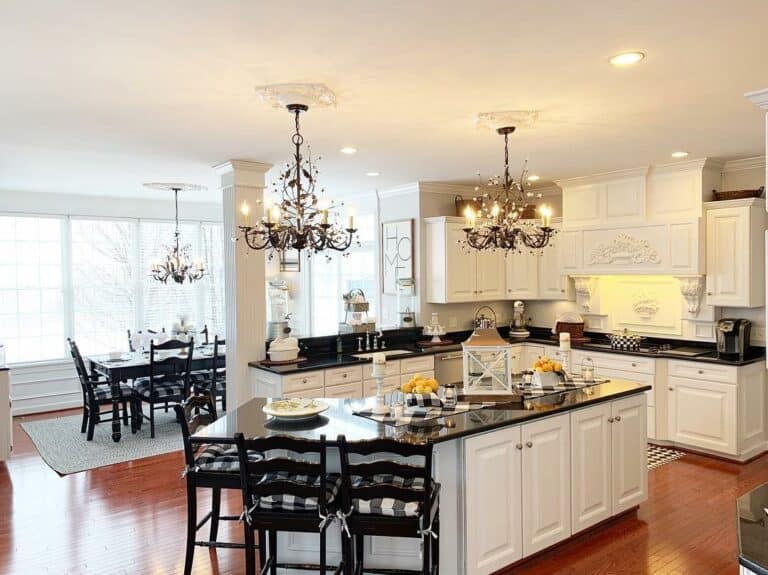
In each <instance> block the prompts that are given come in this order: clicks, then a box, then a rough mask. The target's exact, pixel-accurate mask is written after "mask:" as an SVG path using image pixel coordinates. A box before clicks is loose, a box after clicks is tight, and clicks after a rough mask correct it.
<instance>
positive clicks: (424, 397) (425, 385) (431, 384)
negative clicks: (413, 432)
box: [400, 373, 442, 414]
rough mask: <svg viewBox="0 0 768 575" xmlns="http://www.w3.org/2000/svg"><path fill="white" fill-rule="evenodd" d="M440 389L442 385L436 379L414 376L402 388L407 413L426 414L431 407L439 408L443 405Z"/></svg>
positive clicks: (418, 374)
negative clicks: (439, 395) (439, 394)
mask: <svg viewBox="0 0 768 575" xmlns="http://www.w3.org/2000/svg"><path fill="white" fill-rule="evenodd" d="M439 389H440V384H439V383H438V382H437V380H436V379H435V378H434V377H424V376H423V375H421V374H420V373H417V374H416V375H414V376H413V377H412V378H411V379H409V380H408V381H407V382H405V383H404V384H402V385H401V386H400V391H402V392H403V394H404V395H405V406H404V411H405V413H408V414H416V413H426V412H427V411H429V409H430V408H431V407H439V406H440V405H441V404H442V402H441V401H440V398H439V397H438V395H437V391H438V390H439Z"/></svg>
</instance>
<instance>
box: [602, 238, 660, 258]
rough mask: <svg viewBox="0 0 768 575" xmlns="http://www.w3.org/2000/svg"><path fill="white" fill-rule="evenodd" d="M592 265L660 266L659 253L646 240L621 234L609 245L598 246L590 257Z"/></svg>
mask: <svg viewBox="0 0 768 575" xmlns="http://www.w3.org/2000/svg"><path fill="white" fill-rule="evenodd" d="M590 263H591V264H617V265H622V264H624V265H626V264H658V263H661V258H660V257H659V252H657V251H656V249H655V248H654V247H652V246H651V245H650V244H649V243H648V242H647V241H646V240H641V239H638V238H633V237H632V236H630V235H629V234H625V233H620V234H619V235H618V236H616V238H615V239H614V240H613V241H612V242H610V243H607V244H600V245H598V246H596V247H595V248H594V249H593V250H592V253H591V255H590Z"/></svg>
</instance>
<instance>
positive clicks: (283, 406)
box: [261, 398, 328, 421]
mask: <svg viewBox="0 0 768 575" xmlns="http://www.w3.org/2000/svg"><path fill="white" fill-rule="evenodd" d="M326 409H328V404H327V403H325V402H324V401H320V400H319V399H300V398H295V399H278V400H277V401H273V402H272V403H268V404H267V405H265V406H264V407H262V408H261V410H262V411H263V412H264V413H266V414H267V415H271V416H272V417H276V418H277V419H283V420H286V421H299V420H302V419H310V418H312V417H317V416H318V415H319V414H321V413H322V412H324V411H325V410H326Z"/></svg>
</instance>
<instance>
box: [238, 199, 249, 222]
mask: <svg viewBox="0 0 768 575" xmlns="http://www.w3.org/2000/svg"><path fill="white" fill-rule="evenodd" d="M240 215H241V221H242V224H243V225H244V226H247V225H248V224H249V223H250V215H251V206H249V205H248V202H246V201H245V200H243V203H242V204H240Z"/></svg>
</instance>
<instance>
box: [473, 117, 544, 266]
mask: <svg viewBox="0 0 768 575" xmlns="http://www.w3.org/2000/svg"><path fill="white" fill-rule="evenodd" d="M496 131H497V132H498V133H499V134H501V135H503V136H504V175H503V176H502V177H499V176H496V177H493V178H490V179H489V180H488V185H487V189H488V191H486V192H485V193H484V194H482V195H480V196H478V197H475V198H473V200H474V202H475V204H476V205H477V209H473V208H472V207H471V206H468V207H467V208H466V210H465V211H464V217H465V220H466V223H465V227H464V232H465V233H466V239H465V240H463V243H464V244H465V245H466V246H468V247H469V248H472V249H475V250H496V249H502V250H505V251H508V252H509V251H513V252H520V251H522V248H523V246H525V247H528V248H530V249H531V250H537V249H541V248H544V247H546V246H547V244H549V240H550V239H551V238H552V236H553V235H554V234H555V233H556V230H555V229H554V228H552V227H551V224H552V210H551V208H550V207H549V206H546V205H542V206H539V214H540V215H541V220H540V221H539V220H536V219H527V215H528V214H525V216H526V217H524V212H526V208H527V207H529V205H528V200H527V198H528V197H530V195H531V194H530V192H527V191H526V189H525V188H524V184H523V182H525V181H526V176H527V174H528V161H527V160H526V162H525V164H524V165H523V172H522V174H521V176H520V181H519V182H516V181H515V180H514V179H513V178H512V177H511V176H510V175H509V135H510V134H511V133H512V132H514V131H515V128H514V126H507V127H503V128H498V129H497V130H496ZM476 189H479V188H476Z"/></svg>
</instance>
